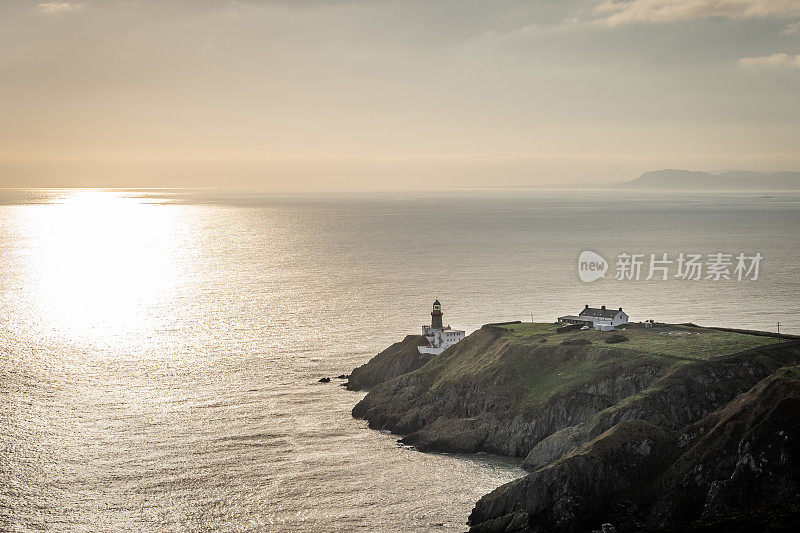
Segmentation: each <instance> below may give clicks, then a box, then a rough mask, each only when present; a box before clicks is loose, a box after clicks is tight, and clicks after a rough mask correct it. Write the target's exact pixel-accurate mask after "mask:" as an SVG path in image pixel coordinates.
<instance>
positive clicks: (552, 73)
mask: <svg viewBox="0 0 800 533" xmlns="http://www.w3.org/2000/svg"><path fill="white" fill-rule="evenodd" d="M0 117H2V118H1V119H0V186H5V187H17V186H23V187H26V186H108V187H111V186H236V187H257V188H260V189H269V190H314V189H387V188H388V189H398V188H400V189H402V188H412V189H420V188H423V187H426V186H427V185H430V186H437V187H438V186H473V185H538V184H545V185H558V184H564V183H578V182H602V181H605V182H608V181H620V180H624V179H630V178H634V177H636V176H637V175H638V174H640V173H641V172H643V171H645V170H652V169H658V168H664V167H674V168H691V169H699V170H720V169H730V168H746V169H755V170H800V0H630V1H597V0H595V1H590V0H527V1H483V2H478V1H469V0H452V1H450V0H425V1H414V0H396V1H395V0H372V1H368V0H351V1H344V0H342V1H339V0H316V1H315V0H284V1H271V2H267V1H265V2H256V1H250V2H247V1H239V2H233V1H218V2H212V1H203V0H193V1H188V0H187V1H183V2H146V1H131V0H82V1H52V2H36V1H14V0H5V1H3V2H2V4H0Z"/></svg>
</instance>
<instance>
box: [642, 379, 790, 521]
mask: <svg viewBox="0 0 800 533" xmlns="http://www.w3.org/2000/svg"><path fill="white" fill-rule="evenodd" d="M677 447H678V448H679V449H681V450H682V451H683V453H682V454H681V456H680V457H679V458H678V460H677V461H675V463H674V464H672V465H671V466H670V467H669V468H668V469H667V470H666V471H665V473H664V474H663V476H662V478H661V480H660V481H659V482H658V483H657V484H656V488H657V492H658V493H659V494H660V496H659V497H658V499H657V501H656V502H655V504H654V505H653V507H652V510H651V511H650V515H649V517H648V523H649V525H651V526H653V527H661V526H665V525H671V524H676V523H688V522H691V521H693V520H702V521H704V522H712V521H714V520H717V519H720V518H722V517H725V516H729V515H731V514H732V513H747V512H756V511H758V510H759V509H761V508H763V507H767V506H774V505H778V504H783V503H785V502H788V501H791V500H793V499H795V498H797V497H798V496H800V381H798V367H794V368H787V369H782V370H780V371H778V372H776V373H775V374H773V375H771V376H769V377H768V378H766V379H764V380H762V381H761V382H759V383H758V384H757V385H756V386H755V387H753V388H752V389H751V390H749V391H748V392H746V393H745V394H742V395H741V396H739V397H738V398H736V399H735V400H733V401H732V402H730V403H729V404H728V405H726V406H725V407H724V408H723V409H721V410H719V411H717V412H715V413H712V414H710V415H709V416H707V417H705V418H703V419H702V420H700V421H698V422H696V423H694V424H691V425H689V426H687V427H686V428H685V429H683V430H682V431H681V432H680V434H679V436H678V438H677Z"/></svg>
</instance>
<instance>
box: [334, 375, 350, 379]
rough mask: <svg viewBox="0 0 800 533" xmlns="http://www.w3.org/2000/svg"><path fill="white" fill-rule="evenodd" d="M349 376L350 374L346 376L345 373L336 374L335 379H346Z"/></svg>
mask: <svg viewBox="0 0 800 533" xmlns="http://www.w3.org/2000/svg"><path fill="white" fill-rule="evenodd" d="M349 377H350V376H348V375H347V374H339V375H338V376H336V379H347V378H349Z"/></svg>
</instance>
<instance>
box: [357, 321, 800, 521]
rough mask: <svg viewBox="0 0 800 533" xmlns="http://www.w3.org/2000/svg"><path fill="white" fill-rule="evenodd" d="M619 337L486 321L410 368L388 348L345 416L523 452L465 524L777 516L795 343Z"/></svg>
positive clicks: (444, 441)
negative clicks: (515, 469) (517, 475)
mask: <svg viewBox="0 0 800 533" xmlns="http://www.w3.org/2000/svg"><path fill="white" fill-rule="evenodd" d="M624 335H625V340H624V342H621V343H616V344H609V343H607V342H605V341H606V340H608V337H609V335H608V334H607V333H603V332H595V331H570V332H567V333H562V334H559V333H557V332H556V329H555V326H553V325H549V324H516V325H507V326H485V327H483V328H481V329H480V330H478V331H477V332H475V333H473V334H472V335H470V336H469V337H467V339H465V340H464V341H462V342H461V343H459V344H458V345H456V346H454V347H452V348H450V349H448V350H446V351H445V352H443V353H442V354H440V355H438V356H435V357H432V358H430V360H429V361H427V362H425V363H424V364H421V365H419V366H416V365H417V363H419V361H414V362H408V367H409V368H411V367H414V369H412V370H410V371H407V372H402V371H401V370H402V368H403V367H404V365H400V364H389V363H388V359H389V358H390V357H391V356H389V355H386V352H384V353H383V354H381V356H383V357H381V356H378V357H381V360H382V362H381V365H380V366H381V368H387V369H390V374H387V375H386V376H383V377H385V378H386V379H379V378H380V377H381V376H380V372H379V371H377V367H376V372H375V373H374V374H373V377H372V378H371V383H373V385H371V390H370V392H369V394H367V396H366V397H365V398H364V399H363V400H362V401H361V402H359V404H358V405H356V406H355V408H354V409H353V414H354V416H356V417H361V418H365V419H367V420H368V421H369V424H370V426H371V427H373V428H377V429H389V430H392V431H394V432H396V433H400V434H403V435H404V437H403V441H404V442H406V443H410V444H414V445H415V446H417V447H418V448H420V449H422V450H446V451H456V452H475V451H486V452H491V453H497V454H502V455H509V456H516V457H521V458H524V459H525V461H524V466H525V467H526V468H528V469H529V470H530V471H531V473H530V474H529V475H528V476H526V477H524V478H522V479H519V480H517V481H514V482H512V483H509V484H507V485H504V486H503V487H499V488H498V489H497V490H495V491H494V492H492V493H491V494H489V495H487V496H485V497H484V498H482V499H481V500H480V501H479V502H478V503H477V504H476V507H475V509H474V510H473V512H472V515H471V516H470V519H469V523H470V525H471V526H472V528H473V529H474V530H475V531H585V530H587V529H592V528H599V527H600V525H601V524H602V523H604V522H611V523H613V524H615V525H616V527H617V529H618V530H621V531H625V530H641V529H645V528H671V527H680V528H690V527H694V528H704V527H715V526H713V524H714V523H724V522H725V520H731V519H732V518H731V517H733V516H734V515H735V514H736V513H737V512H741V513H745V516H746V517H747V518H748V519H750V520H759V519H764V520H766V518H763V517H762V514H763V513H767V515H769V516H772V519H775V520H779V521H781V520H782V521H783V522H782V523H784V522H786V520H789V518H787V517H790V516H793V515H792V513H794V509H795V508H794V507H793V505H794V503H793V502H795V501H797V500H798V495H797V492H798V490H797V487H796V483H797V481H798V479H800V476H799V475H798V473H800V470H798V468H797V465H800V455H799V454H798V452H800V450H798V448H797V445H796V444H795V443H794V441H793V440H792V439H793V436H794V435H795V434H796V432H795V433H792V432H791V430H792V428H793V427H795V426H793V424H795V425H796V424H797V422H798V421H799V420H800V414H798V415H794V412H798V413H800V411H798V410H797V409H794V410H793V408H794V407H795V403H794V402H795V401H796V397H795V394H796V392H797V391H796V390H795V389H797V388H798V386H799V385H800V382H798V380H797V379H795V376H796V375H797V374H796V372H795V370H794V369H791V368H788V369H787V368H785V367H790V366H792V365H796V364H798V362H800V346H798V341H796V340H792V339H785V338H777V337H776V336H770V335H752V334H749V333H748V332H734V331H721V330H714V329H707V328H699V327H695V326H662V327H658V328H647V329H645V328H637V327H636V326H630V327H629V328H628V329H627V330H626V331H625V332H624ZM407 340H408V339H407ZM404 342H405V341H404ZM397 354H399V352H396V353H395V356H397ZM376 359H378V358H377V357H376ZM370 364H372V363H370ZM367 366H368V365H367ZM362 368H363V367H362ZM763 421H767V424H766V425H763V424H762V425H760V424H761V423H762V422H763ZM795 429H796V427H795ZM773 430H774V431H773ZM780 432H783V433H780ZM756 489H758V490H767V491H768V494H769V495H770V497H759V498H751V497H749V496H748V493H749V492H750V491H752V490H756ZM745 504H747V505H745ZM750 504H752V505H750ZM787 505H788V507H785V506H787ZM784 507H785V508H784ZM781 509H783V510H781ZM798 509H800V506H798ZM759 513H762V514H759ZM770 513H771V514H770ZM775 513H777V514H778V516H777V518H776V516H775ZM767 515H763V516H767ZM758 517H762V518H758Z"/></svg>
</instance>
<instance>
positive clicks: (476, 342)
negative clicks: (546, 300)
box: [415, 323, 781, 412]
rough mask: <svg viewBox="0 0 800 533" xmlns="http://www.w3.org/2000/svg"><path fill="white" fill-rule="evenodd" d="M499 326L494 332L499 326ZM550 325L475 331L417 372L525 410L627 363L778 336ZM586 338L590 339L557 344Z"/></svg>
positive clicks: (695, 355)
mask: <svg viewBox="0 0 800 533" xmlns="http://www.w3.org/2000/svg"><path fill="white" fill-rule="evenodd" d="M498 327H499V328H501V330H502V333H501V334H499V335H498V334H497V328H498ZM557 327H559V326H558V325H556V324H539V323H534V324H531V323H523V324H508V325H503V326H495V327H493V328H484V329H482V330H479V331H477V332H475V333H473V334H472V335H470V337H469V338H468V339H466V340H465V341H462V342H461V343H459V344H457V345H456V346H454V347H452V348H450V349H448V350H446V351H445V352H443V353H442V354H441V355H439V356H438V357H435V358H433V359H432V360H431V361H430V362H429V363H428V364H426V365H425V366H423V367H422V368H420V369H419V370H417V371H415V373H416V374H417V375H419V376H421V377H423V378H424V381H425V383H426V385H427V387H428V394H430V395H431V396H432V397H433V399H435V397H437V396H438V395H443V394H448V393H452V391H453V390H454V389H455V390H460V389H462V388H467V389H468V388H469V387H471V386H472V387H480V388H481V389H487V390H489V391H491V392H494V394H495V396H496V397H497V398H502V399H503V401H506V402H510V404H511V407H512V412H514V411H517V412H519V411H530V410H533V409H536V408H538V407H540V406H541V405H542V404H544V403H545V402H547V401H548V400H550V399H552V398H554V397H557V396H560V395H565V394H568V393H570V392H571V391H574V390H575V389H577V388H579V387H583V386H588V385H591V384H593V383H598V382H601V381H603V380H605V379H609V378H614V377H616V376H618V375H620V374H623V373H625V372H626V371H627V370H631V371H632V370H634V369H636V368H640V367H645V366H647V367H655V368H658V369H661V370H662V371H667V370H669V369H671V368H675V367H678V366H681V365H684V364H692V363H695V362H698V361H701V360H704V359H707V358H708V357H709V356H712V355H715V356H716V355H726V354H731V353H736V352H740V351H743V350H748V349H750V348H755V347H758V346H763V345H767V344H772V343H775V342H781V339H776V338H773V337H763V336H755V335H748V334H745V333H733V332H725V331H719V330H714V329H705V328H700V327H693V326H667V327H663V328H653V329H645V328H638V327H628V328H626V330H625V332H624V335H625V336H626V337H628V338H629V340H628V341H626V342H622V343H618V344H606V343H605V342H604V341H605V339H606V338H608V336H609V335H611V334H613V333H610V332H600V331H594V330H578V331H570V332H567V333H562V334H557V333H556V328H557ZM575 339H586V340H588V341H590V342H591V344H588V345H562V342H564V341H568V340H575Z"/></svg>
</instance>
